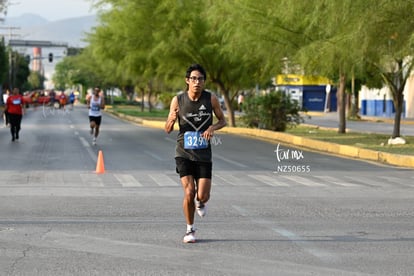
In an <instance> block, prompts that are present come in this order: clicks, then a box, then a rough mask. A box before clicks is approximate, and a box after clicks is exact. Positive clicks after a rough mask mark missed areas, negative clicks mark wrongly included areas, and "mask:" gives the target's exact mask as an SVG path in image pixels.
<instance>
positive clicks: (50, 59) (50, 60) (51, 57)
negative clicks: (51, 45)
mask: <svg viewBox="0 0 414 276" xmlns="http://www.w3.org/2000/svg"><path fill="white" fill-rule="evenodd" d="M49 62H53V53H49Z"/></svg>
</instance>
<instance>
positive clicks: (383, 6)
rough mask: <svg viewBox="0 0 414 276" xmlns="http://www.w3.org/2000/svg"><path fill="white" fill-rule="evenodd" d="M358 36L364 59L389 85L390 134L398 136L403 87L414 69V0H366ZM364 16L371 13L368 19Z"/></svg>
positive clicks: (394, 136)
mask: <svg viewBox="0 0 414 276" xmlns="http://www.w3.org/2000/svg"><path fill="white" fill-rule="evenodd" d="M369 2H370V4H371V6H370V9H367V10H366V12H367V13H366V16H364V17H363V18H361V21H360V26H359V29H360V30H361V32H360V33H359V36H358V40H359V42H360V47H361V48H362V49H363V50H364V56H365V61H366V62H367V64H368V65H369V66H370V68H371V69H373V71H374V72H375V73H376V74H378V75H380V76H381V78H382V80H383V83H384V84H385V85H386V86H387V87H388V88H389V89H390V91H391V94H392V97H393V104H394V108H395V115H394V128H393V133H392V137H393V138H396V137H399V136H400V125H401V114H402V112H403V101H404V95H403V91H404V87H405V84H406V82H407V79H408V78H409V77H410V75H411V72H412V70H413V66H414V63H413V59H412V57H413V56H414V33H413V28H414V20H413V18H412V14H413V12H414V2H413V1H398V0H392V1H388V0H380V1H369ZM367 17H370V19H369V20H368V19H367Z"/></svg>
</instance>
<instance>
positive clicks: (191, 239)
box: [183, 229, 196, 243]
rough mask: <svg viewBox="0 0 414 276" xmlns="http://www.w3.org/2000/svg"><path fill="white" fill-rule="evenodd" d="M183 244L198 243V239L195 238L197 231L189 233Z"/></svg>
mask: <svg viewBox="0 0 414 276" xmlns="http://www.w3.org/2000/svg"><path fill="white" fill-rule="evenodd" d="M183 242H184V243H195V242H196V238H195V230H194V229H192V230H191V231H189V232H187V233H186V234H185V236H184V238H183Z"/></svg>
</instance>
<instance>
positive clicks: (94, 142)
mask: <svg viewBox="0 0 414 276" xmlns="http://www.w3.org/2000/svg"><path fill="white" fill-rule="evenodd" d="M92 144H93V145H96V137H93V140H92Z"/></svg>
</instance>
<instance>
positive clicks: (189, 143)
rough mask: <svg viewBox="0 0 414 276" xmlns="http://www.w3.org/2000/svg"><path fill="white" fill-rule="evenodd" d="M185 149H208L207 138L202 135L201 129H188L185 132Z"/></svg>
mask: <svg viewBox="0 0 414 276" xmlns="http://www.w3.org/2000/svg"><path fill="white" fill-rule="evenodd" d="M184 148H185V149H206V148H208V142H207V140H206V139H205V138H204V137H203V136H201V132H200V131H186V132H185V133H184Z"/></svg>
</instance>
